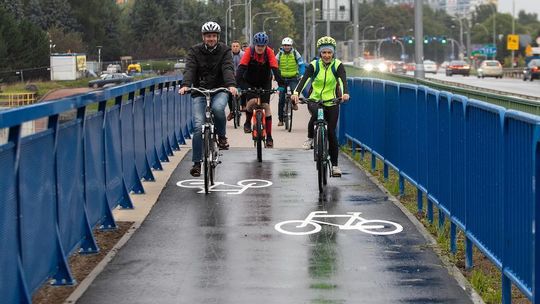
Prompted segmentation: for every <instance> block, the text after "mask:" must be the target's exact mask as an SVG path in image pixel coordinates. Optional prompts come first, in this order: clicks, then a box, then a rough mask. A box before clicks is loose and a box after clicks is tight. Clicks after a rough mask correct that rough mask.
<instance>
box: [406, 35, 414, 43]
mask: <svg viewBox="0 0 540 304" xmlns="http://www.w3.org/2000/svg"><path fill="white" fill-rule="evenodd" d="M407 43H408V44H413V43H414V38H413V37H410V36H409V37H407Z"/></svg>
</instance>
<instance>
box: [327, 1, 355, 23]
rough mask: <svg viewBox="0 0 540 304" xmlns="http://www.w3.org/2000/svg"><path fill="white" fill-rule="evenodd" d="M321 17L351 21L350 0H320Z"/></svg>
mask: <svg viewBox="0 0 540 304" xmlns="http://www.w3.org/2000/svg"><path fill="white" fill-rule="evenodd" d="M322 19H323V20H325V21H327V20H330V21H334V22H336V21H342V22H349V21H351V2H350V0H322Z"/></svg>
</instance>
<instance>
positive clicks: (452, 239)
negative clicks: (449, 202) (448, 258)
mask: <svg viewBox="0 0 540 304" xmlns="http://www.w3.org/2000/svg"><path fill="white" fill-rule="evenodd" d="M450 251H451V252H452V254H456V251H457V231H456V224H454V223H452V222H450Z"/></svg>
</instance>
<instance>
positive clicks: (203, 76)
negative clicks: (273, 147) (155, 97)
mask: <svg viewBox="0 0 540 304" xmlns="http://www.w3.org/2000/svg"><path fill="white" fill-rule="evenodd" d="M220 32H221V28H220V26H219V24H217V23H215V22H212V21H210V22H206V23H205V24H203V26H202V29H201V33H202V39H203V42H202V43H199V44H196V45H194V46H192V47H191V48H190V49H189V52H188V55H187V60H186V69H185V71H184V80H183V82H182V86H181V88H180V91H179V93H180V94H181V95H184V94H185V93H186V92H187V90H188V89H189V88H190V87H191V86H193V87H197V88H204V89H215V88H219V87H227V88H228V89H229V91H230V93H231V94H233V95H236V94H237V91H236V82H235V77H234V66H233V62H232V56H231V49H230V48H229V47H228V46H226V45H225V44H223V43H221V42H219V34H220ZM192 97H193V121H194V124H195V128H194V131H193V133H194V134H193V142H192V146H193V151H192V159H193V167H192V168H191V170H190V174H191V175H192V176H195V177H198V176H201V161H202V149H203V147H202V145H203V143H202V133H201V126H202V124H203V122H204V112H205V108H206V99H205V98H204V96H202V95H200V94H198V93H195V92H193V94H192ZM228 98H229V94H227V93H224V92H220V93H217V94H215V95H214V96H213V97H212V111H213V112H214V119H215V123H216V133H217V135H218V146H219V148H220V149H221V150H227V149H228V148H229V143H228V142H227V137H225V131H226V127H225V124H226V120H225V107H226V106H227V101H228Z"/></svg>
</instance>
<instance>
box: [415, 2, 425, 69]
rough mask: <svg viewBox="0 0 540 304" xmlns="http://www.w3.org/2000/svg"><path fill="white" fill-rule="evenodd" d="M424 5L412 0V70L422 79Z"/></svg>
mask: <svg viewBox="0 0 540 304" xmlns="http://www.w3.org/2000/svg"><path fill="white" fill-rule="evenodd" d="M422 5H424V3H423V1H422V0H414V39H415V40H416V43H415V45H414V49H415V61H416V69H415V70H414V77H415V78H420V79H424V78H425V75H424V43H423V41H424V22H423V20H422V17H423V14H424V12H423V7H422Z"/></svg>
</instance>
